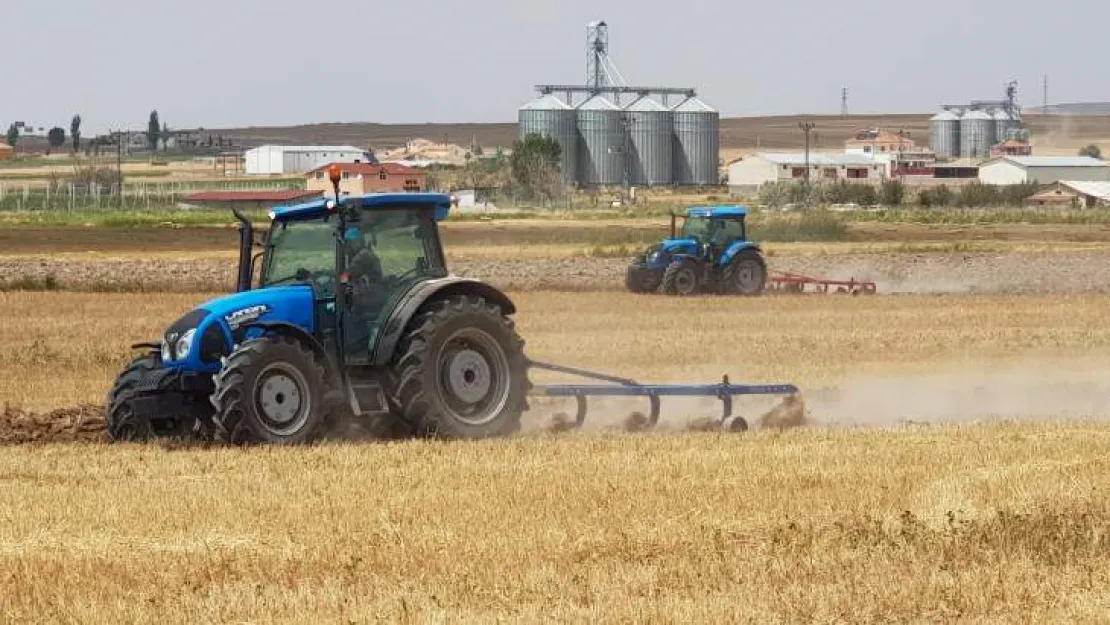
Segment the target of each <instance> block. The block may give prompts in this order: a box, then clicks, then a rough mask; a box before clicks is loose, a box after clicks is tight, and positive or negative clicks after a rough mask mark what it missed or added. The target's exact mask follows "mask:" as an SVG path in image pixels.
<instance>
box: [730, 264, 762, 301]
mask: <svg viewBox="0 0 1110 625" xmlns="http://www.w3.org/2000/svg"><path fill="white" fill-rule="evenodd" d="M759 279H760V271H759V266H758V265H756V264H755V262H753V261H750V260H745V261H741V262H740V264H739V265H738V266H737V267H736V277H735V280H736V287H737V288H738V289H739V290H740V291H743V292H745V293H750V292H752V291H755V290H757V289H759Z"/></svg>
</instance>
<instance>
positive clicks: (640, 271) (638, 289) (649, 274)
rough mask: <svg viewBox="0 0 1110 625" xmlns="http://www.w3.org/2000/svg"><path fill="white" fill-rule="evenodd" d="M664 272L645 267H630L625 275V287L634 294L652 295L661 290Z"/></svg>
mask: <svg viewBox="0 0 1110 625" xmlns="http://www.w3.org/2000/svg"><path fill="white" fill-rule="evenodd" d="M662 281H663V272H662V271H661V270H658V269H649V268H647V267H644V266H643V265H629V266H628V269H626V270H625V274H624V286H625V287H626V288H627V289H628V290H629V291H631V292H633V293H651V292H652V291H654V290H656V289H658V288H659V283H660V282H662Z"/></svg>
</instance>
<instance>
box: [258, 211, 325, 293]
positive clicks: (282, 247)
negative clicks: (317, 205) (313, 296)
mask: <svg viewBox="0 0 1110 625" xmlns="http://www.w3.org/2000/svg"><path fill="white" fill-rule="evenodd" d="M268 248H269V249H268V250H267V254H266V261H265V265H264V266H263V268H262V286H264V287H265V286H270V285H277V284H289V283H297V282H305V283H308V284H312V285H314V286H316V287H317V288H318V289H319V290H320V291H321V295H322V296H324V297H328V296H331V295H334V282H335V281H334V277H335V224H334V222H333V221H332V220H322V219H314V220H309V221H281V222H275V223H274V225H273V230H272V232H271V234H270V240H269V243H268Z"/></svg>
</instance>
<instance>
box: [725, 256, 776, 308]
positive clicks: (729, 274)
mask: <svg viewBox="0 0 1110 625" xmlns="http://www.w3.org/2000/svg"><path fill="white" fill-rule="evenodd" d="M742 260H754V261H756V262H757V263H759V269H760V271H761V272H762V274H763V275H762V280H761V281H760V286H759V290H758V291H756V292H755V293H750V294H747V293H741V292H740V291H739V290H738V289H737V288H736V281H735V280H734V279H733V275H734V274H735V273H736V266H737V265H738V264H739V263H740V261H742ZM721 282H722V283H723V285H724V290H725V292H727V293H730V294H734V295H745V296H747V297H755V296H757V295H760V294H762V293H763V291H764V289H765V288H766V285H767V263H765V262H764V260H763V257H762V256H761V255H760V254H759V252H757V251H755V250H753V249H751V248H748V249H744V250H740V252H739V253H737V254H736V256H735V257H733V259H732V260H731V261H730V262H729V264H728V266H727V267H725V271H724V275H723V276H722V280H721Z"/></svg>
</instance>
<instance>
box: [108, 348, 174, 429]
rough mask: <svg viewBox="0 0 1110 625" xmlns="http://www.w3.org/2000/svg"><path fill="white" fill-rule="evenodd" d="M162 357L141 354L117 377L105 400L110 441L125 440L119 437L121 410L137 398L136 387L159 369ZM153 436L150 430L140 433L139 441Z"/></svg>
mask: <svg viewBox="0 0 1110 625" xmlns="http://www.w3.org/2000/svg"><path fill="white" fill-rule="evenodd" d="M161 363H162V359H161V356H160V355H159V354H157V353H155V352H151V353H147V354H141V355H138V356H135V357H134V358H133V359H132V360H131V362H130V363H128V365H127V366H126V367H125V368H124V369H123V370H122V371H121V372H120V373H119V375H117V376H116V380H115V382H114V383H113V384H112V388H111V389H109V391H108V394H107V397H106V398H105V402H104V403H105V407H106V410H105V411H104V417H105V421H106V422H107V428H106V430H107V432H106V433H107V436H108V439H109V440H113V441H118V440H125V439H121V438H119V437H118V427H119V421H118V420H119V419H120V417H121V415H120V410H122V409H124V408H125V407H126V404H127V402H129V401H131V400H132V399H134V398H135V386H136V385H137V384H138V383H139V380H141V379H142V377H143V375H144V374H145V373H146V372H147V371H150V370H152V369H157V368H158V366H159V365H161ZM151 435H152V432H151V431H150V430H149V429H148V430H147V431H145V432H141V433H140V438H139V440H143V439H145V438H147V437H149V436H151Z"/></svg>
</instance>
